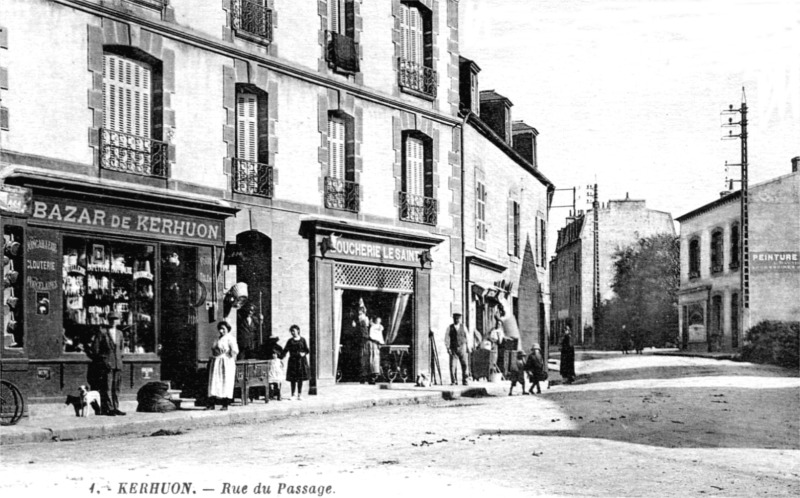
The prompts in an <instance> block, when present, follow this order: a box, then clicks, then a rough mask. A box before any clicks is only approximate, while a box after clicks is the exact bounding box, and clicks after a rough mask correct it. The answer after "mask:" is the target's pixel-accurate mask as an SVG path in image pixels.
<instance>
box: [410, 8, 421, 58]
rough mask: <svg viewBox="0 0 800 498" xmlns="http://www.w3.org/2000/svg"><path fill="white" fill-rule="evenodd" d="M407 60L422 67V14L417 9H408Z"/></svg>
mask: <svg viewBox="0 0 800 498" xmlns="http://www.w3.org/2000/svg"><path fill="white" fill-rule="evenodd" d="M408 29H409V33H408V38H409V46H408V51H409V54H408V59H410V60H411V61H412V62H415V63H417V64H420V65H422V63H423V62H424V61H423V57H422V51H423V48H424V46H423V37H422V13H421V12H420V10H419V9H418V8H417V7H409V8H408Z"/></svg>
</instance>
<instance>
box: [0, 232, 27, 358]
mask: <svg viewBox="0 0 800 498" xmlns="http://www.w3.org/2000/svg"><path fill="white" fill-rule="evenodd" d="M22 236H23V233H22V227H18V226H13V225H6V226H5V227H4V228H3V305H4V306H5V310H4V311H5V313H4V315H3V316H4V323H3V334H4V338H3V344H4V345H5V347H6V348H14V349H21V348H22V347H23V346H24V340H25V337H24V333H23V331H24V327H23V326H22V321H23V317H24V316H25V314H24V313H23V311H24V310H23V302H24V299H23V297H24V296H23V288H22V276H21V275H20V273H19V272H20V270H21V269H22V265H23V259H22V257H23V254H22V252H23V247H22V240H23V239H22Z"/></svg>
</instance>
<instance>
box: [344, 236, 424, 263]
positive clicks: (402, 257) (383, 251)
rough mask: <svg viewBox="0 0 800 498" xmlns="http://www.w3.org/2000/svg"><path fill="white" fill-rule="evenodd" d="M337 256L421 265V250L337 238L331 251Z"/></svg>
mask: <svg viewBox="0 0 800 498" xmlns="http://www.w3.org/2000/svg"><path fill="white" fill-rule="evenodd" d="M331 252H332V253H335V254H337V255H344V256H351V257H355V258H362V259H373V260H378V261H381V262H385V263H397V262H401V263H409V262H416V263H419V261H420V259H419V256H420V253H421V251H420V250H419V249H411V248H408V247H402V246H393V245H388V244H380V243H377V242H362V241H355V240H347V239H343V238H341V237H340V238H337V239H336V242H335V243H334V244H333V247H332V249H331Z"/></svg>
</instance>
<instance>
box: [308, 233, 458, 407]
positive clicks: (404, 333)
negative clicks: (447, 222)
mask: <svg viewBox="0 0 800 498" xmlns="http://www.w3.org/2000/svg"><path fill="white" fill-rule="evenodd" d="M303 233H304V234H305V236H306V237H307V239H308V240H309V245H310V247H309V251H310V264H311V268H310V271H311V275H312V279H311V281H312V288H311V302H312V306H311V344H310V348H311V369H312V388H311V389H312V390H311V392H312V393H313V392H315V391H316V389H317V387H319V386H325V385H331V384H333V383H334V382H337V381H339V382H358V381H361V380H364V379H363V376H362V371H361V354H362V345H363V337H362V335H363V327H364V325H363V324H361V323H359V322H360V320H363V319H366V320H369V323H370V327H372V326H373V324H377V330H379V331H380V337H379V338H378V342H380V343H381V344H380V346H379V349H380V370H381V373H380V380H385V381H413V379H414V377H415V376H416V374H417V373H420V372H427V369H428V368H429V358H430V342H429V337H428V333H429V331H430V309H431V304H430V303H431V265H432V264H433V261H432V259H431V257H430V250H431V248H433V247H434V246H435V245H437V244H439V243H440V242H441V240H442V239H441V238H438V237H436V236H434V235H431V234H427V233H421V232H413V233H409V232H403V231H399V230H393V229H391V228H389V227H376V226H372V225H370V226H367V225H355V224H353V223H344V222H339V221H336V220H330V219H321V218H309V219H306V220H304V221H303ZM359 310H362V311H363V312H364V314H365V317H364V318H360V317H359ZM381 327H382V330H381ZM373 331H374V328H373Z"/></svg>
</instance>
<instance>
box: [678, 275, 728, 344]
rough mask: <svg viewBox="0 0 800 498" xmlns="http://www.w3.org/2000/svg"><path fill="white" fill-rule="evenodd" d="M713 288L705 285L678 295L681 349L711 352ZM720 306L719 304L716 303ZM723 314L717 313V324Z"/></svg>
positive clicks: (683, 291)
mask: <svg viewBox="0 0 800 498" xmlns="http://www.w3.org/2000/svg"><path fill="white" fill-rule="evenodd" d="M710 297H711V286H710V285H704V286H699V287H694V288H690V289H685V290H682V291H680V293H679V295H678V304H679V306H680V310H681V313H680V330H681V349H683V350H686V351H698V352H705V351H710V350H711V340H712V335H713V334H711V333H710V331H709V328H710V327H714V324H713V323H711V321H710V320H709V318H712V317H709V311H710V310H709V300H710ZM715 297H716V296H715ZM715 304H717V306H719V303H718V302H715ZM720 313H721V312H719V311H718V312H717V315H718V316H717V323H719V322H720V320H721V317H720V316H719V315H720Z"/></svg>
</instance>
